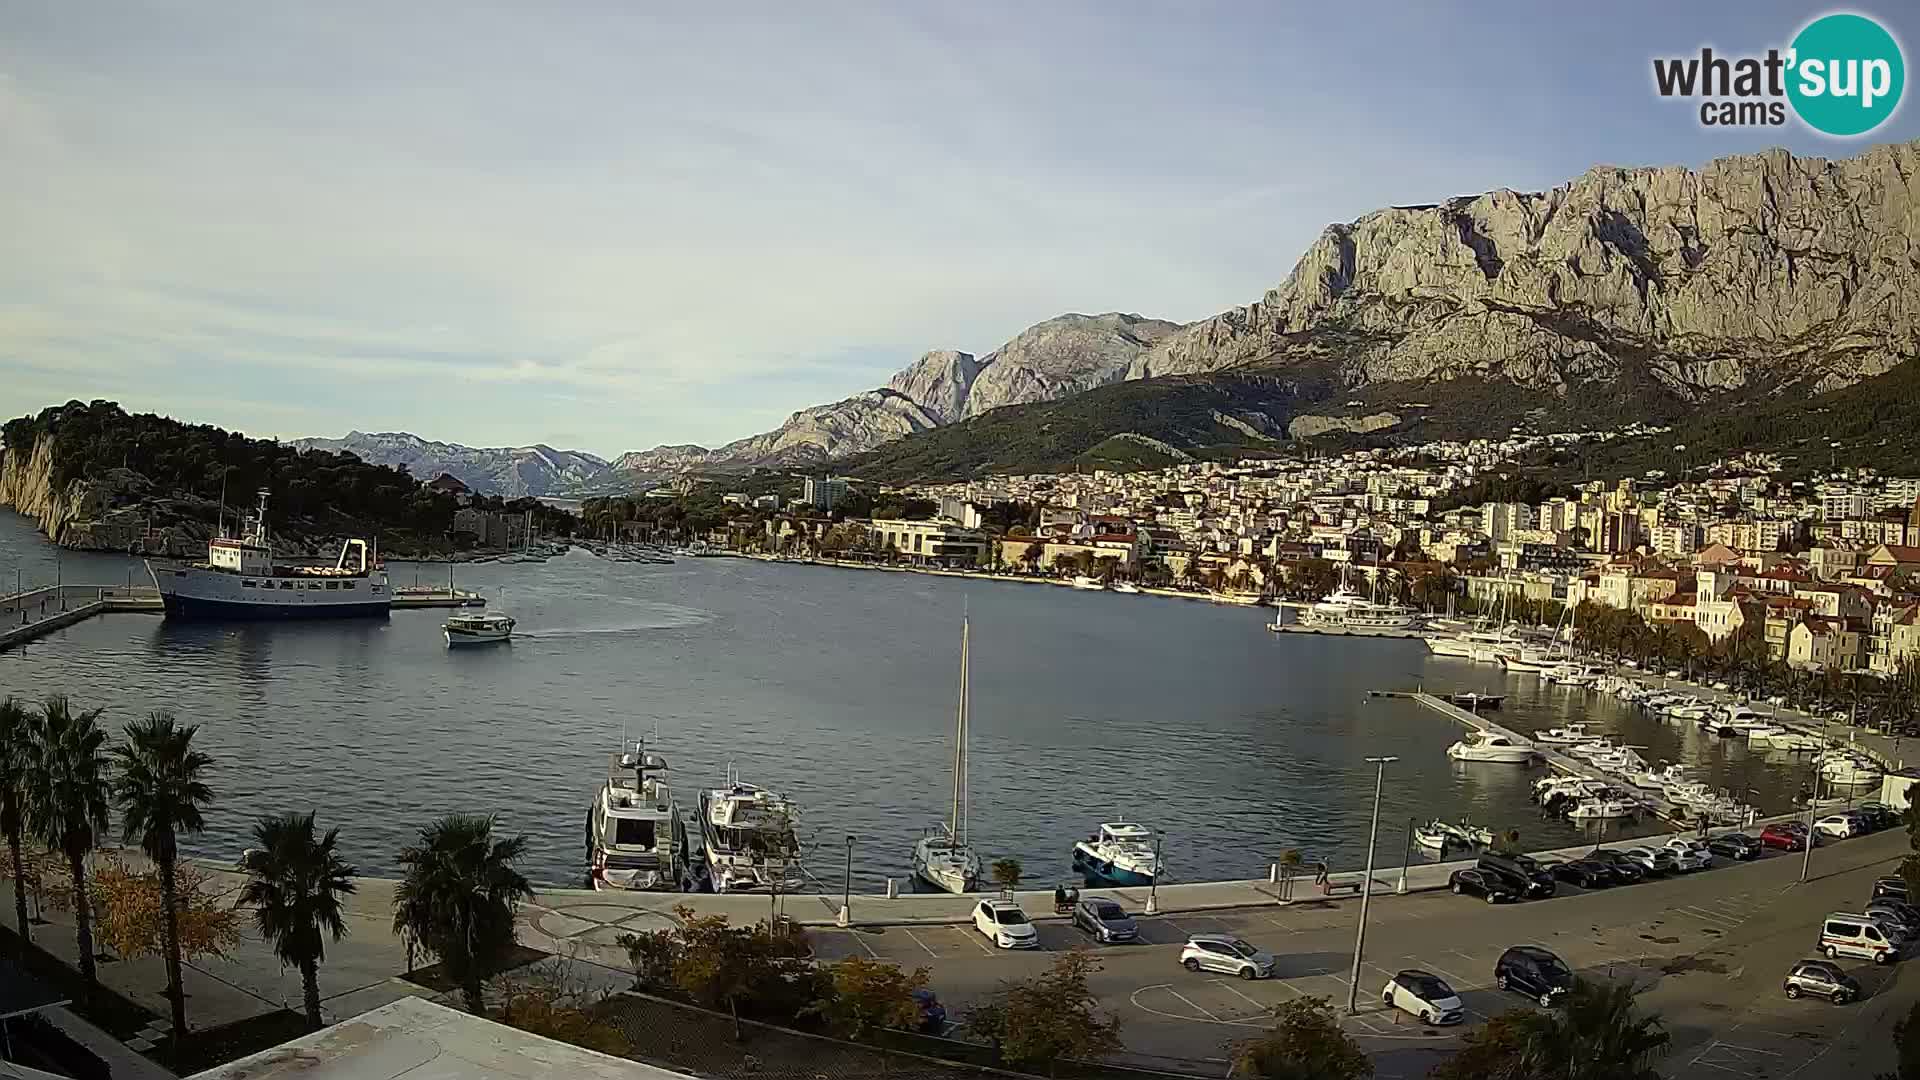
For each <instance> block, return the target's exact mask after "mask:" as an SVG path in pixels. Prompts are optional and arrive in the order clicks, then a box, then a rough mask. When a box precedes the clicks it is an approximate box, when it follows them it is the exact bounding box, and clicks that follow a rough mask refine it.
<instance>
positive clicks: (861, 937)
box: [853, 930, 880, 960]
mask: <svg viewBox="0 0 1920 1080" xmlns="http://www.w3.org/2000/svg"><path fill="white" fill-rule="evenodd" d="M853 940H855V941H857V942H859V943H860V947H861V948H863V949H865V950H867V955H868V956H871V957H872V958H874V959H875V960H878V959H880V954H879V953H877V952H874V951H873V946H871V945H869V944H867V938H866V935H865V934H862V933H861V932H860V931H858V930H855V931H854V932H853Z"/></svg>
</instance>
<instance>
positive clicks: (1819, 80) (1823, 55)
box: [1787, 13, 1907, 136]
mask: <svg viewBox="0 0 1920 1080" xmlns="http://www.w3.org/2000/svg"><path fill="white" fill-rule="evenodd" d="M1791 64H1792V68H1791V70H1790V72H1789V74H1788V77H1787V98H1788V100H1790V101H1792V102H1793V111H1794V112H1796V113H1799V114H1800V119H1801V120H1804V121H1805V122H1806V124H1807V126H1808V127H1810V128H1812V129H1814V130H1815V131H1818V132H1821V133H1823V134H1827V135H1839V136H1851V135H1865V134H1866V133H1867V132H1869V131H1872V130H1873V129H1874V128H1877V127H1879V126H1880V125H1881V124H1882V123H1885V122H1886V120H1887V118H1888V117H1890V116H1892V115H1893V111H1894V110H1895V109H1897V108H1899V107H1900V93H1901V91H1903V90H1905V89H1906V85H1907V65H1906V60H1905V58H1904V57H1902V56H1901V54H1900V43H1899V42H1897V41H1895V40H1894V39H1893V35H1892V34H1890V33H1888V32H1887V30H1886V28H1885V27H1883V26H1881V25H1880V24H1879V23H1877V22H1874V21H1873V20H1872V19H1869V18H1867V17H1866V16H1865V15H1854V14H1850V13H1841V14H1836V15H1823V16H1821V17H1820V18H1818V19H1815V20H1813V21H1812V22H1810V23H1808V24H1807V25H1806V27H1805V28H1804V29H1802V30H1801V31H1800V33H1799V35H1798V36H1796V37H1795V38H1794V39H1793V59H1792V61H1791Z"/></svg>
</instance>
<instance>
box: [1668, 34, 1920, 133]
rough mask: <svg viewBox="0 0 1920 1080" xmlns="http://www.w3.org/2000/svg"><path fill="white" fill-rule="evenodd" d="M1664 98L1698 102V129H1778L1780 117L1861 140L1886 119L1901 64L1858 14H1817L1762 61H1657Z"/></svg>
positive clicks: (1902, 73) (1903, 78)
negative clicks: (1792, 117) (1790, 40)
mask: <svg viewBox="0 0 1920 1080" xmlns="http://www.w3.org/2000/svg"><path fill="white" fill-rule="evenodd" d="M1653 85H1654V89H1655V90H1657V91H1658V92H1659V94H1660V96H1661V97H1663V98H1688V99H1697V100H1699V102H1700V105H1699V110H1700V111H1699V116H1700V123H1701V125H1702V126H1704V127H1779V126H1781V125H1783V124H1785V123H1786V122H1787V115H1788V113H1787V110H1788V108H1789V107H1791V108H1792V110H1793V115H1795V116H1798V117H1799V118H1800V122H1801V123H1804V124H1806V125H1807V126H1808V127H1810V128H1812V129H1813V130H1815V131H1818V132H1820V133H1821V134H1824V135H1832V136H1835V137H1838V138H1850V137H1852V136H1855V135H1865V134H1866V133H1867V132H1869V131H1872V130H1873V129H1874V128H1877V127H1879V126H1880V125H1881V124H1883V123H1885V122H1886V121H1887V120H1888V119H1889V118H1890V117H1892V116H1893V114H1894V111H1895V110H1896V109H1898V108H1899V107H1900V95H1901V92H1902V91H1903V90H1905V89H1906V85H1907V65H1906V59H1905V57H1904V56H1902V54H1901V52H1900V43H1899V42H1898V41H1896V40H1894V37H1893V35H1892V34H1891V33H1889V32H1887V29H1886V28H1885V27H1883V26H1881V25H1880V24H1879V23H1877V22H1875V21H1874V20H1872V19H1870V18H1867V17H1866V16H1865V15H1855V14H1852V13H1851V12H1840V13H1836V14H1832V15H1822V16H1821V17H1820V18H1817V19H1815V20H1813V21H1812V22H1810V23H1808V24H1807V25H1806V26H1804V27H1801V29H1800V32H1799V33H1798V34H1795V35H1794V38H1793V44H1792V45H1790V46H1788V47H1787V48H1786V49H1777V48H1776V49H1768V50H1767V53H1766V55H1765V56H1720V55H1717V54H1715V53H1714V51H1713V50H1712V49H1711V48H1703V49H1701V50H1700V54H1699V55H1698V56H1677V57H1657V58H1655V59H1654V61H1653Z"/></svg>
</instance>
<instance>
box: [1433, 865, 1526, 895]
mask: <svg viewBox="0 0 1920 1080" xmlns="http://www.w3.org/2000/svg"><path fill="white" fill-rule="evenodd" d="M1447 887H1448V888H1450V889H1452V890H1453V893H1454V895H1455V896H1479V897H1484V898H1485V899H1486V901H1487V903H1489V904H1497V903H1499V902H1500V901H1502V900H1518V899H1520V896H1521V894H1522V893H1523V892H1525V891H1526V886H1525V885H1523V884H1521V883H1520V882H1519V881H1518V880H1517V879H1515V878H1513V877H1510V876H1508V875H1506V874H1503V873H1501V872H1500V871H1498V870H1483V869H1480V868H1479V867H1468V868H1466V869H1462V870H1455V871H1454V872H1453V876H1452V877H1450V878H1448V879H1447Z"/></svg>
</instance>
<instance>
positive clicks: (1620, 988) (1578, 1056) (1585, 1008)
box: [1528, 979, 1673, 1080]
mask: <svg viewBox="0 0 1920 1080" xmlns="http://www.w3.org/2000/svg"><path fill="white" fill-rule="evenodd" d="M1633 992H1634V988H1633V986H1632V985H1631V984H1628V983H1618V984H1614V983H1597V982H1589V981H1587V980H1585V979H1578V980H1576V981H1575V982H1574V986H1573V991H1572V992H1571V993H1569V994H1568V995H1567V996H1566V999H1565V1000H1564V1002H1563V1007H1562V1008H1560V1009H1555V1010H1553V1011H1551V1012H1537V1013H1534V1014H1533V1016H1534V1019H1533V1020H1532V1021H1531V1022H1530V1023H1529V1024H1528V1027H1529V1028H1531V1029H1532V1031H1533V1033H1534V1034H1535V1035H1537V1036H1538V1038H1537V1039H1536V1040H1535V1041H1534V1043H1533V1045H1534V1047H1536V1048H1538V1049H1539V1050H1540V1052H1541V1054H1542V1058H1541V1061H1540V1064H1542V1065H1546V1064H1548V1062H1549V1061H1554V1060H1555V1059H1557V1061H1558V1063H1559V1064H1560V1065H1562V1066H1565V1064H1566V1063H1568V1062H1579V1063H1580V1064H1581V1071H1580V1073H1579V1075H1584V1076H1607V1077H1619V1078H1621V1080H1627V1078H1633V1080H1640V1078H1642V1077H1644V1078H1647V1080H1656V1078H1657V1077H1658V1076H1659V1073H1658V1072H1657V1071H1655V1070H1654V1068H1653V1060H1654V1058H1656V1057H1658V1056H1659V1055H1661V1054H1662V1053H1665V1052H1666V1049H1667V1047H1668V1045H1669V1044H1670V1043H1671V1042H1672V1041H1673V1040H1672V1036H1670V1035H1668V1034H1667V1032H1666V1031H1665V1030H1663V1029H1662V1027H1661V1024H1660V1018H1659V1016H1658V1015H1657V1014H1654V1015H1643V1014H1641V1013H1640V1012H1639V1011H1638V1010H1636V1009H1635V1008H1634V997H1633Z"/></svg>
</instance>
